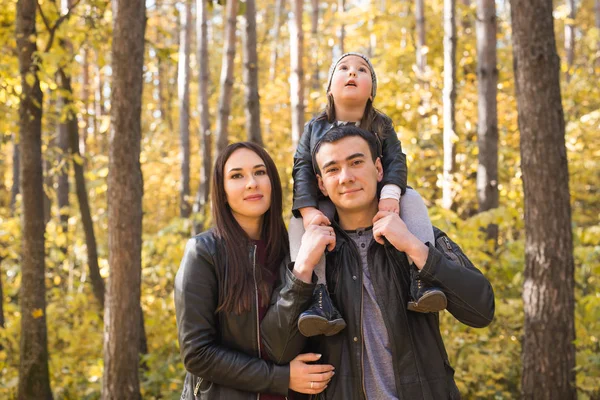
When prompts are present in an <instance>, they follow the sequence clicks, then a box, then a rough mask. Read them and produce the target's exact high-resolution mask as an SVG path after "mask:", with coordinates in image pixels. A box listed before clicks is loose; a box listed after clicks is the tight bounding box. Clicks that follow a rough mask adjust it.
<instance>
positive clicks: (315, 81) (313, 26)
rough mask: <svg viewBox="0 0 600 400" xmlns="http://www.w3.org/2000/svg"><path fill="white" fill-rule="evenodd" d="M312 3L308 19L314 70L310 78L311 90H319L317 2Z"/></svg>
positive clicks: (317, 0)
mask: <svg viewBox="0 0 600 400" xmlns="http://www.w3.org/2000/svg"><path fill="white" fill-rule="evenodd" d="M311 3H312V15H311V18H310V39H311V41H312V45H311V48H312V55H313V63H314V67H313V68H314V69H313V73H312V77H311V81H312V85H311V87H312V89H313V90H319V89H320V87H321V85H320V84H319V38H318V37H317V33H318V29H319V0H311Z"/></svg>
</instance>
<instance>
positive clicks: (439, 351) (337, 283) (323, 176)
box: [264, 125, 494, 400]
mask: <svg viewBox="0 0 600 400" xmlns="http://www.w3.org/2000/svg"><path fill="white" fill-rule="evenodd" d="M377 154H378V152H377V142H376V139H375V137H374V136H373V135H372V134H371V133H369V132H366V131H364V130H362V129H360V128H357V127H354V126H351V125H346V126H341V127H336V128H334V129H332V130H331V131H330V132H328V133H327V134H326V135H325V136H324V137H323V139H322V140H321V142H320V143H318V144H317V146H316V147H315V150H314V154H313V158H314V160H313V164H314V165H316V166H317V170H316V173H317V178H318V181H319V187H320V189H321V192H322V193H323V194H324V195H325V196H328V197H329V198H330V199H331V201H332V202H333V204H334V205H335V207H336V211H337V217H336V221H335V222H334V223H333V224H332V226H325V225H319V224H320V221H312V222H313V224H312V225H311V227H310V228H309V229H308V230H307V232H306V234H305V236H304V237H303V238H302V247H301V248H300V251H299V254H298V258H297V259H296V262H295V264H293V270H292V272H293V275H295V277H296V278H298V279H300V280H302V281H304V282H306V283H307V284H310V283H311V281H312V280H311V279H312V273H313V269H314V266H315V265H316V263H317V262H318V260H319V257H320V255H321V254H323V251H324V250H325V249H326V248H327V249H328V250H329V252H328V255H327V260H326V262H327V284H328V290H329V292H330V294H331V297H332V299H333V301H334V302H335V305H336V306H337V308H338V310H339V311H340V313H341V314H342V316H343V318H344V319H345V320H346V322H347V327H346V329H344V330H343V331H342V332H341V333H339V334H337V335H334V336H328V337H326V336H319V337H315V338H314V339H313V340H312V342H311V343H309V346H308V347H309V348H310V350H311V351H314V352H316V353H319V354H322V357H321V359H320V360H319V362H322V363H325V364H332V365H333V366H334V367H335V368H336V369H335V376H334V377H333V378H332V379H331V380H330V381H325V382H319V381H315V382H314V385H313V384H311V386H313V387H314V389H315V393H318V392H320V391H321V390H322V389H323V388H324V387H326V389H325V391H324V392H323V395H324V398H326V399H340V400H341V399H344V400H353V399H369V400H374V399H376V400H378V399H386V400H388V399H410V400H412V399H435V400H437V399H456V398H460V394H459V393H458V389H457V388H456V384H455V383H454V370H453V369H452V368H451V367H450V364H449V362H448V356H447V354H446V350H445V348H444V344H443V341H442V338H441V335H440V331H439V320H438V314H437V313H429V314H422V313H415V312H411V311H408V310H406V307H405V305H406V303H407V300H408V298H409V293H408V291H409V278H410V276H409V273H410V272H409V271H411V268H409V261H408V259H409V258H410V260H412V262H414V264H415V265H416V267H417V268H418V270H419V272H418V275H419V276H418V279H419V280H422V281H424V282H426V283H428V284H431V285H433V286H437V287H439V288H441V289H442V290H443V291H444V293H445V294H446V297H447V299H448V307H447V310H448V311H449V312H450V313H451V314H452V315H453V316H454V317H456V318H457V319H458V320H459V321H461V322H463V323H465V324H467V325H469V326H473V327H484V326H487V325H488V324H490V322H491V321H492V318H493V315H494V295H493V291H492V287H491V285H490V283H489V282H488V280H487V279H486V278H485V277H484V276H483V275H482V274H481V272H479V270H477V269H476V268H475V267H474V266H473V264H472V263H471V262H470V261H469V260H468V258H467V257H466V256H465V255H464V254H463V253H462V251H461V250H460V248H459V247H458V246H457V245H456V244H455V243H454V242H452V241H451V240H450V239H448V237H447V236H446V235H445V234H444V233H443V232H441V231H440V230H437V229H435V238H436V240H435V241H436V243H427V244H424V243H422V242H420V241H419V240H418V239H417V238H416V237H415V236H414V235H412V234H411V233H410V232H409V231H408V230H407V228H406V225H405V224H404V223H403V222H402V220H401V218H400V217H399V216H398V214H395V213H389V212H383V211H378V207H377V201H378V199H377V184H378V182H380V181H381V180H382V177H383V170H382V167H381V161H380V160H379V158H377V156H376V155H377ZM407 257H408V258H407ZM281 293H283V292H279V293H275V294H274V298H273V299H274V304H273V306H272V307H273V309H272V310H271V311H273V312H272V314H271V317H273V316H275V315H279V321H280V326H279V328H280V330H279V332H269V333H268V334H267V335H266V337H265V338H264V343H265V347H266V348H267V351H268V352H269V353H271V354H272V355H273V356H274V358H273V359H277V360H281V361H282V362H284V361H289V360H285V359H284V358H287V357H291V356H292V355H293V354H285V352H287V353H289V352H290V348H294V349H296V348H298V346H300V345H301V341H302V340H303V339H302V335H299V334H298V332H297V327H296V324H295V321H296V320H297V317H298V314H299V313H300V312H302V311H303V310H297V309H294V307H291V306H290V304H293V301H294V299H293V298H292V297H291V296H286V295H282V294H281ZM297 308H298V307H297Z"/></svg>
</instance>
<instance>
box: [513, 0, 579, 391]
mask: <svg viewBox="0 0 600 400" xmlns="http://www.w3.org/2000/svg"><path fill="white" fill-rule="evenodd" d="M511 19H512V31H513V36H512V38H513V55H514V64H513V65H514V72H515V87H516V97H517V111H518V121H519V130H520V132H521V171H522V174H523V189H524V203H525V272H524V284H523V305H524V311H525V324H524V334H523V352H522V360H523V374H522V380H521V383H522V385H521V398H523V399H561V400H563V399H564V400H569V399H576V398H577V393H576V389H575V345H574V343H573V341H574V340H575V325H574V307H575V305H574V293H573V291H574V262H573V239H572V233H571V207H570V204H569V172H568V166H567V151H566V148H565V121H564V115H563V108H562V103H561V93H560V82H559V74H560V59H559V57H558V54H557V51H556V41H555V38H554V26H553V25H554V20H553V17H552V1H551V0H512V2H511Z"/></svg>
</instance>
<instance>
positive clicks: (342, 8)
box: [338, 0, 346, 54]
mask: <svg viewBox="0 0 600 400" xmlns="http://www.w3.org/2000/svg"><path fill="white" fill-rule="evenodd" d="M345 14H346V0H338V15H339V19H340V32H339V45H340V52H341V53H340V54H344V53H345V50H344V41H345V40H346V25H345V24H344V19H345V18H346V15H345Z"/></svg>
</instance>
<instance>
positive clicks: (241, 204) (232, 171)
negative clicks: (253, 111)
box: [223, 148, 271, 226]
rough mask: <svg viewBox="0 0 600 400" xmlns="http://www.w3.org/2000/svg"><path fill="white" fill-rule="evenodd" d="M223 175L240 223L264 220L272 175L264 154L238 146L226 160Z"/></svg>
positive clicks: (228, 199) (267, 207)
mask: <svg viewBox="0 0 600 400" xmlns="http://www.w3.org/2000/svg"><path fill="white" fill-rule="evenodd" d="M223 176H224V182H225V195H226V197H227V203H228V204H229V207H230V208H231V212H232V213H233V216H234V217H235V219H236V220H237V221H238V223H240V225H242V226H244V225H246V224H247V223H253V222H261V221H262V217H263V215H264V214H265V213H266V212H267V210H268V209H269V207H270V206H271V179H270V178H269V175H268V174H267V167H266V165H265V163H264V161H263V160H262V158H260V157H259V156H258V154H256V153H255V152H253V151H252V150H249V149H245V148H241V149H238V150H236V151H234V152H233V153H232V154H231V156H230V157H229V159H228V160H227V162H226V163H225V169H224V171H223Z"/></svg>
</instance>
